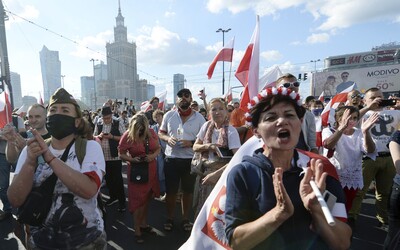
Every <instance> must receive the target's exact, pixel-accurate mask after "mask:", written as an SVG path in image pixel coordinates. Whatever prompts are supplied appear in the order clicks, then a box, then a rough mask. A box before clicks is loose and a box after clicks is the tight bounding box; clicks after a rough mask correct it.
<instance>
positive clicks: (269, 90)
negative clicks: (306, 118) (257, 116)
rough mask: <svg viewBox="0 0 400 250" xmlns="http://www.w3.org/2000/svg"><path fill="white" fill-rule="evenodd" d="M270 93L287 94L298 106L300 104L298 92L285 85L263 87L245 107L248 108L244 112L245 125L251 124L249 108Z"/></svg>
mask: <svg viewBox="0 0 400 250" xmlns="http://www.w3.org/2000/svg"><path fill="white" fill-rule="evenodd" d="M271 95H283V96H289V97H290V98H292V99H293V100H295V101H296V103H297V105H298V106H300V107H301V106H302V101H301V97H300V95H299V94H298V93H296V92H294V91H292V90H291V89H288V88H285V87H279V88H275V87H272V88H267V89H263V90H262V91H261V92H260V93H258V94H257V95H256V96H255V97H253V99H251V100H250V102H249V103H248V104H247V109H248V110H249V111H248V112H247V113H246V114H245V118H246V125H248V126H251V125H252V119H253V117H252V116H251V113H250V111H251V109H252V108H254V106H256V105H257V104H258V103H259V102H260V101H261V100H263V99H265V98H266V97H267V96H271Z"/></svg>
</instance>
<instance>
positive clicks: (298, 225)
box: [225, 87, 351, 249]
mask: <svg viewBox="0 0 400 250" xmlns="http://www.w3.org/2000/svg"><path fill="white" fill-rule="evenodd" d="M249 109H250V112H249V113H247V115H246V117H247V118H246V119H247V122H248V123H250V124H251V125H252V126H253V128H254V133H255V134H256V136H257V137H258V138H261V139H262V141H263V143H264V147H263V148H260V149H258V150H256V151H255V152H254V154H253V155H252V156H244V158H243V160H242V162H241V163H239V164H238V165H236V166H234V167H233V168H232V169H231V170H230V172H229V173H228V176H227V182H226V201H225V204H226V207H225V223H226V224H225V232H226V237H227V240H228V242H229V246H230V247H232V248H235V249H251V248H253V249H287V248H299V249H306V248H312V249H327V248H332V249H348V248H349V247H350V237H351V229H350V227H349V226H348V225H347V224H346V223H345V222H344V221H345V220H346V211H345V207H344V195H343V191H342V189H341V186H340V183H339V181H338V180H337V174H336V171H335V169H334V168H333V166H332V165H331V164H329V163H328V164H327V165H325V164H323V163H322V160H321V159H318V160H316V159H312V160H311V161H310V162H309V164H307V163H306V164H305V165H303V163H302V161H300V160H301V158H303V157H304V151H301V150H296V149H294V148H295V146H296V145H297V142H298V140H299V136H300V131H301V122H302V118H303V116H304V114H305V109H304V107H302V103H301V100H300V96H299V94H297V93H296V92H294V91H292V90H291V89H287V88H285V87H280V88H268V89H266V90H263V91H262V92H261V93H259V94H258V95H257V96H256V97H255V98H253V99H252V101H251V103H250V104H249ZM307 154H309V155H312V157H313V158H315V157H319V156H318V155H315V154H312V153H307ZM319 158H322V157H319ZM307 166H309V167H307ZM328 173H329V175H328ZM314 181H315V183H316V185H317V186H318V188H319V189H320V190H321V191H322V192H323V191H324V190H325V189H326V190H328V191H329V192H330V194H331V195H332V194H333V195H334V196H336V198H337V200H336V202H334V208H333V209H331V213H332V215H333V216H334V217H335V218H334V223H333V224H334V225H329V224H328V223H327V220H326V219H325V217H324V214H323V212H322V210H321V205H320V203H319V202H318V201H317V197H316V194H315V193H314V192H313V188H312V185H313V183H314ZM342 220H343V221H342Z"/></svg>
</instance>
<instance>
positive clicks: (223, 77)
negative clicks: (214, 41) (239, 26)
mask: <svg viewBox="0 0 400 250" xmlns="http://www.w3.org/2000/svg"><path fill="white" fill-rule="evenodd" d="M230 30H231V28H229V29H226V30H224V29H222V28H219V29H218V30H217V31H215V32H217V33H218V32H222V47H224V46H225V33H227V32H229V31H230ZM223 94H225V62H224V61H222V95H223Z"/></svg>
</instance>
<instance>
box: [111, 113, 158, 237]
mask: <svg viewBox="0 0 400 250" xmlns="http://www.w3.org/2000/svg"><path fill="white" fill-rule="evenodd" d="M118 150H119V156H120V158H121V159H122V160H124V161H127V162H128V180H129V182H128V203H129V212H131V213H132V214H133V225H134V229H135V238H136V242H137V243H144V239H143V234H142V233H143V232H145V233H151V234H155V231H154V230H153V228H152V227H151V226H150V225H148V224H147V214H148V209H149V202H150V200H151V199H152V198H153V197H158V196H160V187H159V183H158V178H157V163H156V158H157V155H158V154H159V153H160V144H159V142H158V136H157V134H156V133H155V132H154V130H153V129H151V128H149V120H148V119H147V117H146V115H145V114H144V113H138V114H136V115H134V116H133V117H132V119H131V121H130V122H129V127H128V130H127V131H126V132H125V133H124V134H123V135H122V138H121V140H120V142H119V147H118ZM140 163H147V164H145V165H147V167H148V181H147V182H145V183H137V182H134V180H132V176H131V174H132V171H131V170H132V168H134V167H135V164H140Z"/></svg>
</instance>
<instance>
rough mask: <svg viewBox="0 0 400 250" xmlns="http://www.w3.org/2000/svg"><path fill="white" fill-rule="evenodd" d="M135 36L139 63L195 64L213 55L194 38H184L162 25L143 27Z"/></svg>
mask: <svg viewBox="0 0 400 250" xmlns="http://www.w3.org/2000/svg"><path fill="white" fill-rule="evenodd" d="M140 31H142V32H140V33H141V34H140V35H139V36H137V37H136V45H137V55H138V62H140V63H141V64H163V65H196V64H199V63H205V62H208V61H209V60H210V58H212V57H213V54H214V53H212V52H211V51H209V50H207V49H206V48H205V47H204V46H202V45H199V44H198V42H197V39H196V38H188V39H186V40H184V39H181V37H180V36H179V35H178V34H177V33H174V32H172V31H169V30H167V29H166V28H164V27H162V26H159V25H157V26H154V27H143V28H141V29H140Z"/></svg>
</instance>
